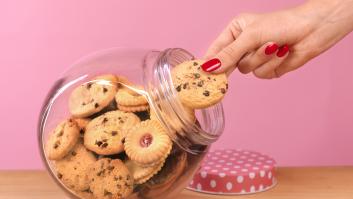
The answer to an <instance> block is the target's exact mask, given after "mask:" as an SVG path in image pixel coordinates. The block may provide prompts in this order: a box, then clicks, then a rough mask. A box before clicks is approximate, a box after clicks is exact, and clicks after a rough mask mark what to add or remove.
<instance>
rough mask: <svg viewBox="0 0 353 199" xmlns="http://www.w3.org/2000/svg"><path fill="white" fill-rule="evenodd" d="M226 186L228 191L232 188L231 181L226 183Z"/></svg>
mask: <svg viewBox="0 0 353 199" xmlns="http://www.w3.org/2000/svg"><path fill="white" fill-rule="evenodd" d="M226 188H227V190H228V191H230V190H231V189H232V188H233V184H232V183H231V182H228V183H227V184H226Z"/></svg>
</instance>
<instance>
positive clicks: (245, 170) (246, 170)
mask: <svg viewBox="0 0 353 199" xmlns="http://www.w3.org/2000/svg"><path fill="white" fill-rule="evenodd" d="M241 171H242V172H248V171H249V170H248V169H241Z"/></svg>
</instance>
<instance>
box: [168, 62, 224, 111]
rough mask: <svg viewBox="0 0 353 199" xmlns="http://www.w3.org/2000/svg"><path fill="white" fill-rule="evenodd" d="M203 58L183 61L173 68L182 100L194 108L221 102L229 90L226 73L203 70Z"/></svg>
mask: <svg viewBox="0 0 353 199" xmlns="http://www.w3.org/2000/svg"><path fill="white" fill-rule="evenodd" d="M202 63H203V61H201V60H192V61H187V62H183V63H181V64H179V65H177V66H175V67H174V68H173V69H172V79H173V84H174V87H175V90H176V92H177V94H178V97H179V99H180V101H181V102H182V103H183V104H184V105H185V106H188V107H190V108H193V109H201V108H207V107H209V106H212V105H215V104H216V103H218V102H220V101H221V100H222V99H223V97H224V95H225V94H226V92H227V90H228V81H227V76H226V75H225V74H211V73H206V72H204V71H202V69H201V67H200V65H201V64H202Z"/></svg>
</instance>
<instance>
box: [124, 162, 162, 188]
mask: <svg viewBox="0 0 353 199" xmlns="http://www.w3.org/2000/svg"><path fill="white" fill-rule="evenodd" d="M125 165H126V166H127V168H128V169H129V171H130V173H131V175H132V177H133V178H134V183H135V184H143V183H145V182H146V181H147V180H149V179H150V178H152V177H153V176H154V175H156V174H157V173H158V172H159V171H160V170H161V168H162V167H163V165H164V161H163V162H161V163H159V164H157V165H156V166H152V167H141V166H140V165H138V164H136V163H134V161H131V160H128V161H126V162H125Z"/></svg>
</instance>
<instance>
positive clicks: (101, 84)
mask: <svg viewBox="0 0 353 199" xmlns="http://www.w3.org/2000/svg"><path fill="white" fill-rule="evenodd" d="M116 91H117V86H116V84H114V83H111V82H110V81H107V80H102V79H99V80H93V81H90V82H87V83H85V84H82V85H80V86H79V87H77V88H75V89H74V90H73V91H72V93H71V95H70V98H69V109H70V112H71V114H72V115H73V116H74V117H88V116H90V115H93V114H94V113H97V112H99V111H101V110H102V109H104V108H105V107H106V106H108V105H109V104H110V102H111V101H112V100H114V96H115V94H116Z"/></svg>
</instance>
